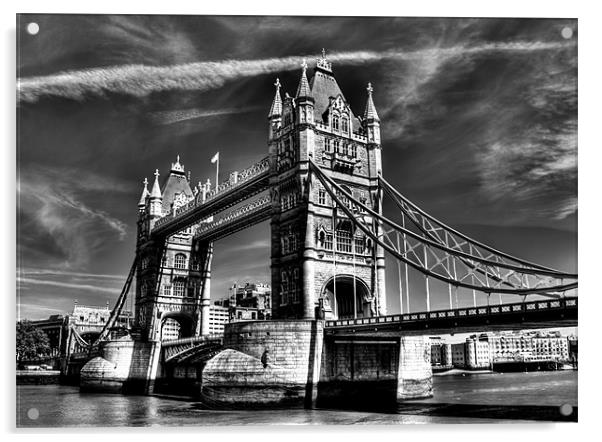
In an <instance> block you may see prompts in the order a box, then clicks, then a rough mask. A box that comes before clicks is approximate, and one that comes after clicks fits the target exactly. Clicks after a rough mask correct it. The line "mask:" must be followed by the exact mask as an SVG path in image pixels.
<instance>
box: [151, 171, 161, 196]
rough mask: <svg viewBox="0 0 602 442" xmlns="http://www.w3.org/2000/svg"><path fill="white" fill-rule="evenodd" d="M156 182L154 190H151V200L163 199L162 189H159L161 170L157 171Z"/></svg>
mask: <svg viewBox="0 0 602 442" xmlns="http://www.w3.org/2000/svg"><path fill="white" fill-rule="evenodd" d="M154 175H155V182H154V183H153V189H152V190H151V194H150V197H151V198H162V196H161V188H160V187H159V169H155V173H154Z"/></svg>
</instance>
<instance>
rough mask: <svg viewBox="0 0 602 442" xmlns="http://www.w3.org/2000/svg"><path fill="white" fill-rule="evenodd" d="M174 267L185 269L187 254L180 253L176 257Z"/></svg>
mask: <svg viewBox="0 0 602 442" xmlns="http://www.w3.org/2000/svg"><path fill="white" fill-rule="evenodd" d="M174 267H175V268H176V269H185V268H186V255H184V254H183V253H178V254H177V255H176V256H175V259H174Z"/></svg>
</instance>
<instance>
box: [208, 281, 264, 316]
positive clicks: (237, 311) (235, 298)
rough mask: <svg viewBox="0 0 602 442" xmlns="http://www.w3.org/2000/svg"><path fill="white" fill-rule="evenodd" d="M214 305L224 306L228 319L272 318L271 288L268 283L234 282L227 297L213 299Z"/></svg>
mask: <svg viewBox="0 0 602 442" xmlns="http://www.w3.org/2000/svg"><path fill="white" fill-rule="evenodd" d="M214 305H215V306H220V307H223V308H226V309H227V310H228V313H229V320H230V321H256V320H267V319H271V318H272V290H271V288H270V285H269V284H264V283H249V282H247V283H245V285H238V284H236V283H235V284H234V285H233V286H232V287H230V289H229V294H228V297H227V298H223V299H220V300H217V301H215V303H214Z"/></svg>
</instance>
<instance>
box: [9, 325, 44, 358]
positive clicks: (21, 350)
mask: <svg viewBox="0 0 602 442" xmlns="http://www.w3.org/2000/svg"><path fill="white" fill-rule="evenodd" d="M48 353H50V341H49V340H48V335H46V333H44V332H43V331H42V330H40V329H39V328H36V327H35V326H34V325H32V324H31V322H29V321H28V320H23V321H19V322H17V362H21V361H26V360H31V359H36V358H37V357H39V356H44V355H47V354H48Z"/></svg>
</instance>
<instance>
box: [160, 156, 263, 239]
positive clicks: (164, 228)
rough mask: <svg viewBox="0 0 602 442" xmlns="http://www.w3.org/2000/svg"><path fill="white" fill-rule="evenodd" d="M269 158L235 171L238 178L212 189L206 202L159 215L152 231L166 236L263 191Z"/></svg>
mask: <svg viewBox="0 0 602 442" xmlns="http://www.w3.org/2000/svg"><path fill="white" fill-rule="evenodd" d="M269 174H270V170H269V162H268V159H267V158H264V159H263V160H261V161H259V162H258V163H256V164H254V165H253V166H251V167H249V168H248V169H245V170H243V171H242V172H240V173H237V174H236V179H235V180H234V181H232V179H230V180H228V181H225V182H223V183H222V184H220V185H219V186H218V188H217V189H215V190H213V191H211V192H209V193H208V194H207V197H206V199H205V201H204V202H198V201H196V200H193V201H191V202H190V203H188V204H186V205H185V206H182V207H179V208H178V209H177V210H176V212H175V215H174V214H169V215H166V216H165V217H163V218H161V219H159V220H158V221H157V223H156V224H155V227H154V228H153V230H152V232H151V234H152V236H153V237H155V238H165V237H168V236H170V235H173V234H175V233H177V232H179V231H181V230H184V229H186V228H188V227H190V226H192V225H193V224H198V223H199V221H201V220H203V219H207V218H209V217H211V216H213V215H215V214H217V213H219V212H221V211H223V210H225V209H228V208H229V207H232V206H234V205H236V204H238V203H240V202H242V201H244V200H247V199H249V198H251V197H252V196H254V195H257V194H258V193H260V192H263V191H265V190H267V189H268V187H269Z"/></svg>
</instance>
